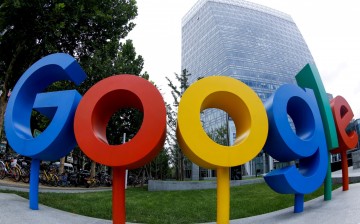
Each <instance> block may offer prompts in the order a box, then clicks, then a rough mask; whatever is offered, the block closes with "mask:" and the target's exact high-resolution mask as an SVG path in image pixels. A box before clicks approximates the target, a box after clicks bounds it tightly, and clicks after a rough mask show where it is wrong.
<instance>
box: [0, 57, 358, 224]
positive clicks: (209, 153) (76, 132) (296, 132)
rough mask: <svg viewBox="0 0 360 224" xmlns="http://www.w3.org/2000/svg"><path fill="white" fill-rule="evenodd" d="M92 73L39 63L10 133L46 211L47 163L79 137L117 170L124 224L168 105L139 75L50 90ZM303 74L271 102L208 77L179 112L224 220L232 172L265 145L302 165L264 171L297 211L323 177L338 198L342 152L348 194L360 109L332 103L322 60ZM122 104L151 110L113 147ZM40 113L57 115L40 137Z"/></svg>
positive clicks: (9, 122) (16, 96)
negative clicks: (130, 175) (337, 162)
mask: <svg viewBox="0 0 360 224" xmlns="http://www.w3.org/2000/svg"><path fill="white" fill-rule="evenodd" d="M85 78H86V74H85V73H84V71H83V70H82V69H81V67H80V65H79V64H78V63H77V62H76V60H75V59H74V58H73V57H71V56H69V55H66V54H52V55H49V56H47V57H44V58H42V59H41V60H39V61H37V62H36V63H35V64H33V65H32V66H31V67H30V68H29V69H28V70H27V71H26V72H25V73H24V74H23V76H22V77H21V78H20V79H19V81H18V82H17V84H16V86H15V87H14V90H13V91H12V94H11V97H10V99H9V102H8V104H7V108H6V113H5V132H6V135H7V139H8V142H9V144H10V145H11V147H12V148H13V149H14V150H15V151H16V152H17V153H19V154H21V155H24V156H28V157H31V158H32V163H31V171H30V195H29V196H30V200H29V201H30V208H31V209H34V210H35V209H38V185H39V179H38V177H39V168H40V160H47V161H52V160H58V159H60V158H61V157H63V156H65V155H67V154H68V153H69V152H70V151H71V150H72V148H73V147H74V146H75V144H76V142H77V143H78V145H79V146H80V148H81V149H82V150H83V152H84V153H85V154H86V155H87V156H88V157H89V158H91V159H92V160H94V161H96V162H98V163H101V164H104V165H107V166H111V167H112V168H113V198H112V202H113V204H112V209H113V223H115V224H119V223H125V221H126V213H125V211H126V210H125V170H126V169H133V168H138V167H141V166H143V165H145V164H146V163H148V162H150V161H151V160H152V159H153V158H154V157H155V156H156V155H157V154H158V152H159V151H160V150H161V148H162V147H163V144H164V141H165V135H166V109H165V103H164V100H163V98H162V96H161V94H160V93H159V91H158V90H157V89H156V88H155V86H154V85H152V84H151V83H150V82H148V81H147V80H145V79H142V78H139V77H137V76H133V75H117V76H111V77H109V78H106V79H104V80H102V81H100V82H98V83H97V84H95V85H94V86H93V87H91V88H90V90H89V91H88V92H87V93H86V94H85V95H84V97H83V98H81V95H80V94H79V93H78V92H77V91H75V90H68V91H60V92H43V91H44V90H45V89H46V87H48V86H49V85H50V84H52V83H54V82H56V81H61V80H70V81H73V82H74V83H75V84H77V85H78V84H80V83H81V82H82V81H83V80H84V79H85ZM296 80H297V83H298V85H299V86H300V87H299V86H296V85H290V84H287V85H283V86H281V87H280V88H279V89H278V90H277V91H276V92H275V93H274V94H273V95H272V96H271V97H270V98H269V99H268V100H267V101H266V102H265V107H264V105H263V104H262V102H261V100H260V98H259V97H258V96H257V95H256V93H255V92H254V91H253V90H252V89H251V88H249V87H248V86H247V85H245V84H244V83H242V82H241V81H238V80H236V79H233V78H230V77H225V76H211V77H206V78H203V79H201V80H199V81H197V82H195V83H194V84H192V85H191V86H190V87H189V88H188V89H187V90H186V91H185V93H184V94H183V96H182V99H181V100H180V104H179V108H178V126H177V137H178V142H179V145H180V147H181V149H182V150H183V152H184V154H185V155H186V156H187V157H188V158H189V159H190V160H192V161H193V162H194V163H196V164H198V165H200V166H202V167H205V168H209V169H216V170H217V223H229V214H230V182H229V168H230V167H233V166H238V165H241V164H244V163H246V162H248V161H250V160H251V159H253V158H254V157H255V156H256V155H257V154H258V153H259V152H260V151H261V149H262V148H263V146H264V151H266V152H267V153H268V154H269V155H270V156H272V157H273V158H274V159H276V160H278V161H280V162H292V161H299V167H298V168H296V167H295V165H290V166H288V167H285V168H281V169H277V170H273V171H271V172H269V173H268V174H267V175H266V176H265V177H264V178H265V181H266V183H267V184H268V185H269V186H270V187H271V188H272V189H273V190H274V191H276V192H278V193H282V194H294V195H295V203H294V212H296V213H298V212H302V211H303V209H304V194H308V193H311V192H313V191H315V190H316V189H317V188H319V187H320V185H321V184H322V183H323V181H324V179H325V177H326V179H325V192H324V198H325V200H330V199H331V170H330V164H329V156H330V154H329V151H330V150H331V153H341V157H342V171H343V190H348V188H349V187H348V186H349V181H348V167H347V157H346V151H347V150H348V149H350V148H353V147H355V145H356V144H357V141H358V137H357V135H356V133H355V132H354V131H352V132H347V131H346V128H347V125H348V124H349V122H350V121H351V119H352V117H353V116H354V115H353V112H352V110H351V108H350V106H349V104H348V103H347V102H346V100H345V99H344V98H342V97H336V98H335V99H333V100H332V101H331V107H330V103H329V100H328V98H327V95H326V92H325V88H324V86H323V84H322V82H321V79H320V76H319V74H318V71H317V69H316V67H315V66H312V65H306V66H305V67H304V68H303V69H302V70H301V71H300V72H299V74H297V76H296ZM123 108H136V109H138V110H139V111H141V112H143V114H144V116H143V122H142V125H141V127H140V130H139V131H138V133H137V134H136V135H135V136H134V137H133V138H132V140H131V141H130V142H127V143H125V144H122V145H109V144H108V142H107V138H106V127H107V124H108V122H109V120H110V118H111V116H112V115H113V114H114V113H115V112H117V111H118V110H120V109H123ZM208 108H217V109H221V110H224V111H225V112H227V113H228V114H229V115H230V117H231V118H232V119H233V121H234V123H235V126H236V140H235V143H234V145H232V146H223V145H219V144H217V143H215V142H214V141H213V140H212V139H211V138H210V137H208V135H207V134H206V132H205V131H204V129H203V126H202V123H201V120H200V113H201V112H202V111H203V110H205V109H208ZM265 108H266V109H265ZM32 110H37V111H38V112H40V113H41V114H43V115H45V116H47V117H48V118H49V119H50V120H51V122H50V124H49V125H48V127H47V128H46V129H45V131H43V132H42V133H41V134H40V135H39V136H37V137H33V135H32V131H31V127H30V118H31V114H32ZM331 110H332V111H331ZM290 118H291V119H290ZM334 119H335V122H334ZM335 125H336V126H335ZM338 140H339V141H338ZM333 149H334V150H333Z"/></svg>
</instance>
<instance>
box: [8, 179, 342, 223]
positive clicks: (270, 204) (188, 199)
mask: <svg viewBox="0 0 360 224" xmlns="http://www.w3.org/2000/svg"><path fill="white" fill-rule="evenodd" d="M340 186H341V185H335V186H334V188H337V187H340ZM2 192H9V191H2ZM13 193H14V192H13ZM16 194H18V195H20V196H23V197H26V198H28V193H24V192H16ZM322 194H323V188H322V187H321V188H319V189H318V190H317V191H315V192H314V193H312V194H309V195H306V196H305V200H310V199H313V198H316V197H318V196H321V195H322ZM111 200H112V198H111V191H108V192H91V193H79V194H65V193H39V203H41V204H44V205H47V206H50V207H54V208H57V209H61V210H65V211H69V212H72V213H77V214H81V215H86V216H92V217H97V218H101V219H112V217H111V204H112V201H111ZM293 201H294V196H293V195H283V194H278V193H276V192H274V191H273V190H271V189H270V188H269V187H268V186H267V185H266V184H265V183H262V184H252V185H244V186H239V187H232V188H231V206H230V209H231V211H230V218H231V219H238V218H242V217H248V216H254V215H259V214H263V213H268V212H272V211H276V210H279V209H282V208H286V207H290V206H293ZM305 210H306V207H305ZM126 218H127V221H128V222H140V223H201V222H211V221H216V190H215V189H213V190H193V191H161V192H149V191H147V189H145V188H129V189H127V190H126Z"/></svg>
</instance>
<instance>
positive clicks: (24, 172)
mask: <svg viewBox="0 0 360 224" xmlns="http://www.w3.org/2000/svg"><path fill="white" fill-rule="evenodd" d="M21 180H22V182H24V183H29V181H30V172H29V169H27V168H22V169H21Z"/></svg>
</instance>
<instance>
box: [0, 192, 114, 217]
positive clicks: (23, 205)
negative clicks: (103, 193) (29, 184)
mask: <svg viewBox="0 0 360 224" xmlns="http://www.w3.org/2000/svg"><path fill="white" fill-rule="evenodd" d="M0 212H1V215H0V223H1V224H14V223H26V224H50V223H51V224H64V223H66V224H106V223H112V221H108V220H102V219H95V218H90V217H86V216H81V215H75V214H72V213H69V212H64V211H60V210H57V209H54V208H50V207H47V206H44V205H39V210H31V209H30V208H29V201H28V200H27V199H24V198H22V197H20V196H17V195H15V194H5V193H0Z"/></svg>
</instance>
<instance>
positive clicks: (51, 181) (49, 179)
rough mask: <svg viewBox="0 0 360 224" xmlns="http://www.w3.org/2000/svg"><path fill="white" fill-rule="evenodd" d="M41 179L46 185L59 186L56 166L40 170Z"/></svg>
mask: <svg viewBox="0 0 360 224" xmlns="http://www.w3.org/2000/svg"><path fill="white" fill-rule="evenodd" d="M47 170H48V171H47ZM39 180H40V183H41V184H44V185H46V184H48V185H50V186H58V183H59V177H58V176H57V175H56V168H55V167H53V166H50V167H49V168H47V169H43V170H42V171H40V174H39Z"/></svg>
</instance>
